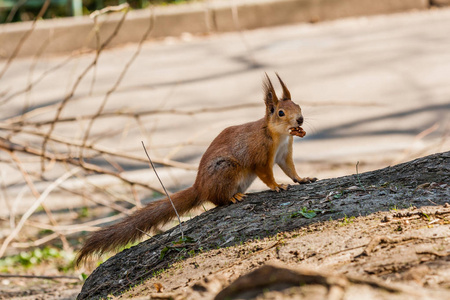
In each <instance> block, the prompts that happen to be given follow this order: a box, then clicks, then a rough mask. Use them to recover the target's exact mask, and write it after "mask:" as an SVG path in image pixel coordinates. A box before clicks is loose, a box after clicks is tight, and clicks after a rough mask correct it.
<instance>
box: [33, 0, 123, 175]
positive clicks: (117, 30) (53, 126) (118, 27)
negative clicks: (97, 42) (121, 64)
mask: <svg viewBox="0 0 450 300" xmlns="http://www.w3.org/2000/svg"><path fill="white" fill-rule="evenodd" d="M123 5H124V7H127V9H126V10H125V12H124V13H123V15H122V18H121V19H120V21H119V23H118V24H117V26H116V27H115V29H114V31H113V33H112V34H111V35H110V36H109V37H108V38H107V39H106V41H105V42H103V44H102V45H101V46H100V48H99V49H98V50H97V52H96V56H95V58H94V60H93V61H92V62H91V63H90V64H89V65H88V66H87V67H86V68H85V69H84V71H83V72H82V73H81V74H80V76H78V78H77V80H76V81H75V83H74V85H73V86H72V89H71V91H70V92H69V93H68V94H67V95H66V96H65V98H64V99H63V101H62V102H61V103H60V105H59V106H58V109H57V111H56V116H55V118H54V120H53V122H52V123H50V128H49V130H48V132H47V135H46V136H45V137H44V141H43V143H42V152H43V153H44V152H45V150H46V148H47V142H48V140H49V137H50V136H51V134H52V133H53V130H54V129H55V126H56V123H58V120H59V117H60V116H61V113H62V111H63V109H64V107H65V106H66V104H67V103H68V101H69V100H70V99H72V97H73V95H74V94H75V91H76V89H77V88H78V85H79V84H80V82H81V80H82V79H83V78H84V76H85V75H86V74H87V73H88V72H89V70H90V69H91V68H93V67H94V66H95V64H96V63H97V60H98V57H99V55H100V53H101V52H102V51H103V50H104V49H105V48H106V46H108V44H109V43H110V42H111V41H112V39H113V38H114V37H115V36H116V35H117V33H118V32H119V30H120V28H121V27H122V24H123V22H124V21H125V17H126V15H127V14H128V11H129V9H128V7H129V6H128V4H127V3H125V4H123ZM41 171H42V172H44V171H45V159H44V158H42V159H41Z"/></svg>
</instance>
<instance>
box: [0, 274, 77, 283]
mask: <svg viewBox="0 0 450 300" xmlns="http://www.w3.org/2000/svg"><path fill="white" fill-rule="evenodd" d="M0 278H30V279H35V278H36V279H50V280H55V279H72V280H78V281H79V280H80V278H78V277H75V276H65V275H55V276H43V275H20V274H0Z"/></svg>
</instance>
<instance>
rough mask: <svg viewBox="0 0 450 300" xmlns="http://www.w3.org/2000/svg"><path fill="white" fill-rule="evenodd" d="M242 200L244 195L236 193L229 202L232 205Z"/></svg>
mask: <svg viewBox="0 0 450 300" xmlns="http://www.w3.org/2000/svg"><path fill="white" fill-rule="evenodd" d="M244 198H245V194H242V193H236V194H234V196H233V197H231V198H230V201H231V202H233V203H237V202H240V201H242V200H244Z"/></svg>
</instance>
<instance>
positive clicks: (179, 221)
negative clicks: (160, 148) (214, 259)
mask: <svg viewBox="0 0 450 300" xmlns="http://www.w3.org/2000/svg"><path fill="white" fill-rule="evenodd" d="M141 143H142V147H143V148H144V151H145V154H146V155H147V157H148V161H149V162H150V165H151V167H152V168H153V171H154V172H155V174H156V177H157V178H158V180H159V182H160V183H161V186H162V187H163V189H164V193H165V194H166V195H167V198H169V201H170V204H172V207H173V210H174V211H175V213H176V214H177V218H178V223H179V225H180V231H181V239H182V240H184V232H183V227H182V226H181V218H180V215H179V214H178V211H177V209H176V207H175V205H174V204H173V201H172V198H170V195H169V193H168V192H167V190H166V187H165V186H164V184H163V182H162V180H161V178H159V175H158V172H156V168H155V166H154V165H153V162H152V159H151V158H150V155H149V154H148V152H147V149H146V148H145V144H144V142H142V141H141Z"/></svg>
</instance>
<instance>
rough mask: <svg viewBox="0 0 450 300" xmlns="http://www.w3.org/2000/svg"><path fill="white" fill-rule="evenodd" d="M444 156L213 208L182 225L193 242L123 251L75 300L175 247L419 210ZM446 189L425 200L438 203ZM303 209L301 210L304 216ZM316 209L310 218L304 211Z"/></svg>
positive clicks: (150, 269) (113, 285) (170, 236)
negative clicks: (410, 208)
mask: <svg viewBox="0 0 450 300" xmlns="http://www.w3.org/2000/svg"><path fill="white" fill-rule="evenodd" d="M449 158H450V152H444V153H438V154H434V155H430V156H427V157H423V158H419V159H416V160H413V161H410V162H407V163H402V164H399V165H395V166H392V167H387V168H384V169H380V170H376V171H372V172H366V173H363V174H359V175H358V174H354V175H349V176H345V177H339V178H332V179H326V180H320V181H317V182H315V183H312V184H307V185H295V186H291V187H290V188H289V189H288V190H287V191H283V192H280V193H276V192H272V191H264V192H259V193H252V194H248V195H247V197H246V198H245V200H244V201H242V202H240V203H237V204H232V205H228V206H224V207H216V208H214V209H211V210H209V211H207V212H205V213H202V214H201V215H199V216H197V217H195V218H193V219H191V220H189V221H187V222H184V223H183V224H182V227H183V230H184V234H185V236H188V237H189V238H191V239H192V240H191V241H190V242H187V243H184V244H182V245H176V244H175V243H176V242H177V241H180V238H181V234H180V229H179V227H178V226H176V227H174V228H172V229H170V230H168V231H167V232H165V233H162V234H159V235H157V236H155V237H152V238H150V239H149V240H146V241H144V242H142V243H140V244H139V245H137V246H134V247H132V248H130V249H127V250H124V251H122V252H121V253H118V254H117V255H115V256H113V257H111V258H110V259H109V260H107V261H106V262H105V263H103V264H102V265H100V266H99V267H98V268H97V269H96V270H95V271H94V272H93V273H92V274H91V275H90V276H89V278H88V279H87V280H86V282H85V284H84V286H83V288H82V291H81V293H80V294H79V295H78V298H77V299H93V298H96V299H98V298H99V297H106V296H107V295H109V294H118V293H120V292H122V291H124V290H126V289H128V288H129V287H130V286H133V285H136V284H137V283H140V282H142V281H143V280H145V279H147V278H150V277H152V275H153V274H154V273H155V272H157V271H158V270H161V269H163V268H166V267H168V266H169V265H170V264H172V263H174V262H175V261H176V260H177V259H180V256H179V251H178V250H179V249H181V248H182V249H183V250H185V251H188V252H189V251H198V250H199V249H200V248H201V249H202V251H205V250H208V249H217V248H222V247H228V246H233V245H236V244H239V243H241V242H246V241H249V240H253V239H258V238H263V237H267V236H273V235H276V234H277V233H278V232H289V231H292V230H296V229H299V228H302V227H307V226H309V225H311V224H313V223H318V222H325V221H328V220H330V219H333V220H336V219H339V218H343V217H346V218H347V217H351V216H366V215H369V214H372V213H376V212H379V211H389V209H390V208H391V207H392V206H393V205H395V206H396V207H404V208H406V207H408V206H415V207H422V206H426V205H430V202H427V201H424V196H423V194H422V193H420V192H417V191H418V189H421V188H423V187H426V186H427V185H428V184H440V185H445V184H448V183H449V182H450V159H449ZM448 191H449V189H442V191H437V192H435V193H434V192H433V193H431V194H430V195H427V198H426V199H427V200H429V201H432V202H433V203H436V204H438V205H444V203H445V201H448V196H449V195H448ZM304 208H306V210H304ZM310 210H314V211H315V213H316V214H317V215H316V216H314V217H312V218H310V219H308V218H305V217H302V212H305V211H310Z"/></svg>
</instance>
